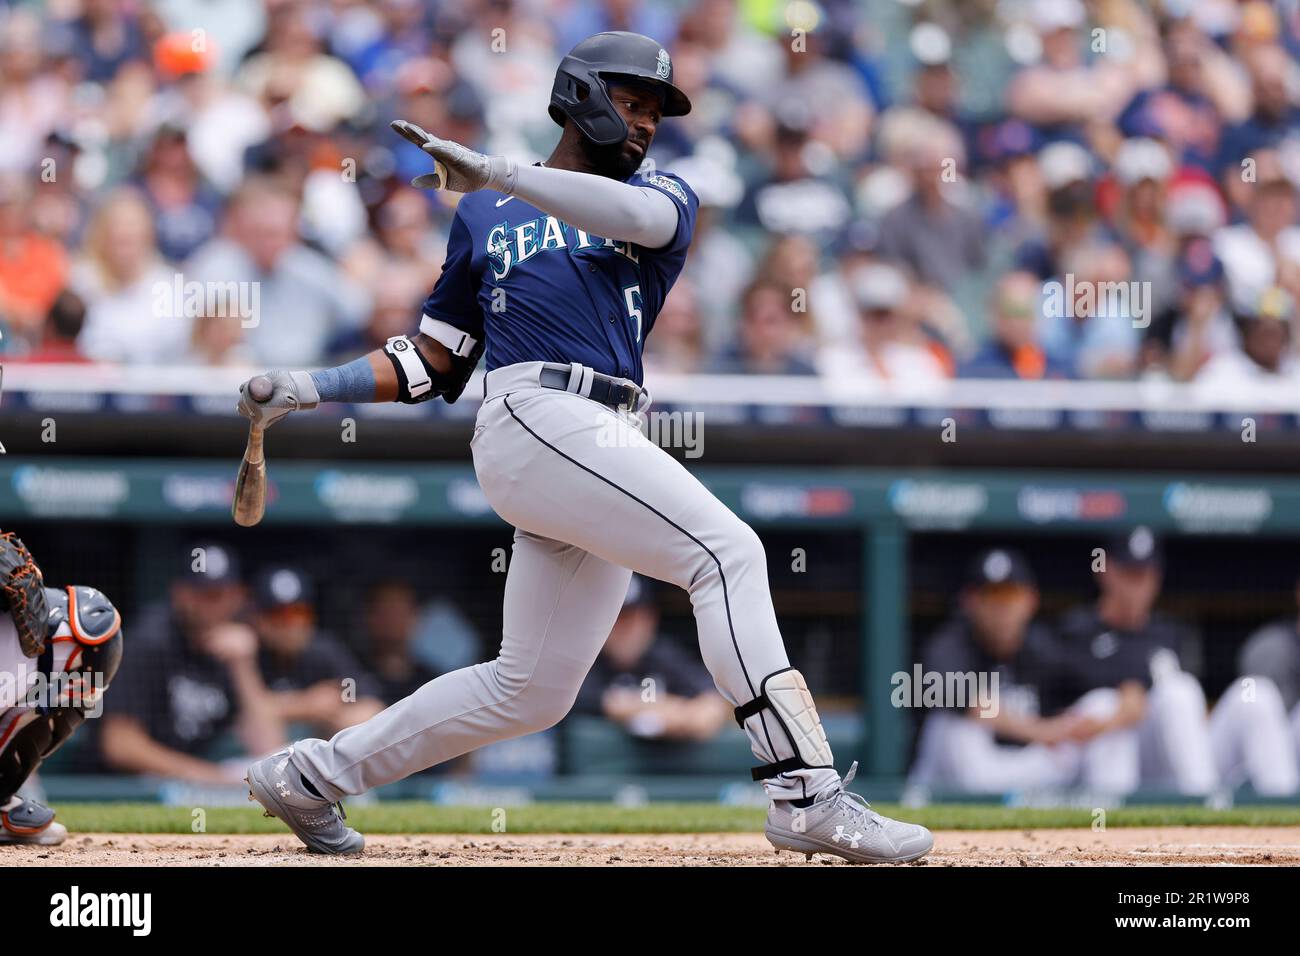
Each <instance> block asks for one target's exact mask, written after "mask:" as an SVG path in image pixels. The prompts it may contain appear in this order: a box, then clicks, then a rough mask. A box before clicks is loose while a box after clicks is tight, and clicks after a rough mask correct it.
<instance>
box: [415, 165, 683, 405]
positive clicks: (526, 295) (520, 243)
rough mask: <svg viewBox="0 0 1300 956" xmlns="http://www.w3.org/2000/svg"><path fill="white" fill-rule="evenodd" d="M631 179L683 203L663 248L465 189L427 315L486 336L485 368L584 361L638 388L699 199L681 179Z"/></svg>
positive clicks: (427, 304) (506, 198)
mask: <svg viewBox="0 0 1300 956" xmlns="http://www.w3.org/2000/svg"><path fill="white" fill-rule="evenodd" d="M627 183H628V184H629V185H633V186H647V187H650V188H652V189H658V190H659V191H660V192H662V193H664V194H665V195H667V196H668V197H670V198H671V199H672V200H673V202H674V203H675V204H676V205H677V210H678V217H677V232H676V233H674V235H673V238H672V240H671V241H670V242H669V243H668V245H666V246H664V247H663V248H662V249H644V248H642V247H641V246H638V245H635V244H634V243H631V242H620V241H616V240H613V239H604V238H601V237H600V236H593V235H589V234H588V233H585V232H583V231H582V230H581V229H576V228H574V227H573V226H570V225H568V224H567V223H563V222H560V221H559V220H558V219H556V218H555V217H554V216H551V215H548V214H546V213H544V212H542V211H541V210H540V209H538V208H537V207H536V206H533V205H531V204H529V203H527V202H525V201H524V200H522V199H519V198H517V197H511V196H507V195H505V194H504V193H499V192H494V191H492V190H486V189H485V190H480V191H479V192H473V193H469V194H467V195H466V196H465V197H464V198H463V199H461V201H460V204H459V205H458V206H457V207H456V217H455V219H454V221H453V222H452V226H451V235H450V237H449V238H448V240H447V259H446V262H445V263H444V264H443V267H442V275H441V276H439V278H438V283H437V285H436V286H434V289H433V293H432V294H431V295H430V296H429V298H428V299H426V300H425V303H424V314H425V315H427V316H429V317H430V318H433V319H437V320H440V321H442V322H446V323H448V324H450V325H453V326H455V327H456V328H458V329H461V330H462V331H464V332H467V333H469V334H470V335H472V336H474V337H475V338H477V339H482V338H483V336H485V335H486V337H487V350H486V352H485V361H486V362H487V368H488V370H489V371H491V370H492V369H494V368H500V367H501V366H503V365H513V364H515V363H517V362H563V363H566V364H567V363H569V362H579V363H581V364H582V365H589V366H591V367H592V368H594V369H595V370H596V371H597V372H604V373H605V374H607V375H617V376H620V377H622V378H627V379H631V380H632V381H634V382H636V383H637V384H638V385H639V384H640V383H641V374H642V370H641V350H642V347H643V346H644V344H645V337H646V335H648V334H649V332H650V329H651V328H653V327H654V321H655V317H656V316H657V315H658V314H659V310H660V308H661V307H662V306H663V303H664V299H665V297H667V295H668V290H669V289H671V288H672V286H673V283H674V282H675V281H676V280H677V276H678V274H679V273H680V272H681V271H682V266H683V264H684V263H685V262H686V250H687V249H688V248H689V246H690V244H691V236H692V234H693V233H694V231H695V214H696V211H697V210H698V209H699V203H700V201H699V199H698V197H696V195H695V193H694V191H692V189H691V187H690V186H688V185H687V184H686V183H685V182H684V181H683V180H681V179H679V178H678V177H676V176H670V175H665V174H658V175H654V176H651V177H649V178H643V177H642V176H641V175H640V174H639V173H637V174H634V175H633V176H632V177H631V178H630V179H628V180H627Z"/></svg>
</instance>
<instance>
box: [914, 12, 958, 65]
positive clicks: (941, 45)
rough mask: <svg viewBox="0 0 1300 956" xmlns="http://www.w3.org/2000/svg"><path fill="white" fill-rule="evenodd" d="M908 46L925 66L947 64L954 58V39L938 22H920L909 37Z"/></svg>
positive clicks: (918, 61)
mask: <svg viewBox="0 0 1300 956" xmlns="http://www.w3.org/2000/svg"><path fill="white" fill-rule="evenodd" d="M907 45H908V47H909V48H910V49H911V51H912V56H914V57H916V62H917V63H919V64H921V66H923V67H934V66H947V65H948V61H949V60H950V59H952V40H951V39H950V38H949V36H948V31H947V30H945V29H944V28H943V27H941V26H939V24H937V23H928V22H927V23H918V24H917V25H916V26H915V27H913V28H912V33H911V35H910V36H909V37H908V41H907Z"/></svg>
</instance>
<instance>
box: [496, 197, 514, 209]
mask: <svg viewBox="0 0 1300 956" xmlns="http://www.w3.org/2000/svg"><path fill="white" fill-rule="evenodd" d="M514 198H515V197H514V196H507V197H506V198H505V199H498V200H497V208H498V209H500V208H501V207H502V206H504V205H505V204H506V203H508V202H509V201H510V200H512V199H514Z"/></svg>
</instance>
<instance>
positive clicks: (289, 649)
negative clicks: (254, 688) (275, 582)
mask: <svg viewBox="0 0 1300 956" xmlns="http://www.w3.org/2000/svg"><path fill="white" fill-rule="evenodd" d="M254 623H255V624H256V626H257V633H258V635H259V636H260V637H261V638H262V642H263V643H264V644H265V645H266V646H267V647H268V648H269V649H270V650H272V651H274V652H275V653H277V654H286V655H293V654H297V653H299V652H300V651H302V650H303V649H304V648H305V647H306V646H307V645H308V644H310V643H311V637H312V632H313V631H314V630H315V628H316V615H315V613H314V612H313V611H312V609H311V605H308V604H286V605H284V606H283V607H276V608H270V609H268V610H265V611H261V612H259V613H258V614H257V615H256V616H255V618H254Z"/></svg>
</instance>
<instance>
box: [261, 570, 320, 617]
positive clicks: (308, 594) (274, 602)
mask: <svg viewBox="0 0 1300 956" xmlns="http://www.w3.org/2000/svg"><path fill="white" fill-rule="evenodd" d="M314 600H315V591H314V589H313V588H312V584H311V580H310V579H309V578H308V577H307V575H305V574H303V573H302V572H301V571H299V570H298V569H297V568H291V567H285V566H277V567H272V568H266V569H265V570H264V571H262V572H261V573H260V574H258V576H257V580H255V581H254V582H253V605H254V606H255V607H256V608H257V609H258V610H259V611H270V610H274V609H276V608H282V607H290V606H293V605H307V606H311V605H312V603H313V602H314Z"/></svg>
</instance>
